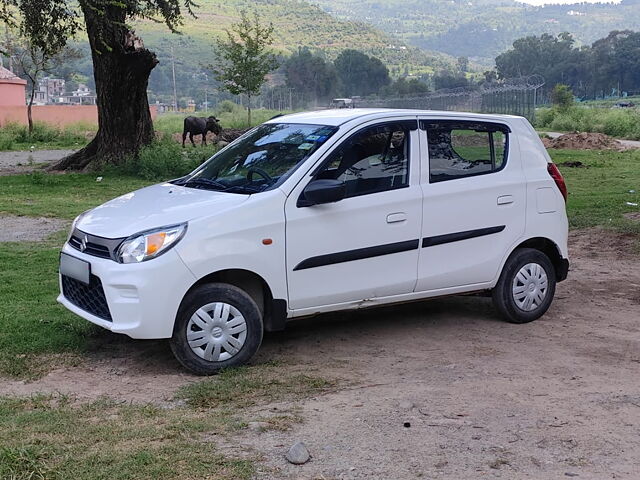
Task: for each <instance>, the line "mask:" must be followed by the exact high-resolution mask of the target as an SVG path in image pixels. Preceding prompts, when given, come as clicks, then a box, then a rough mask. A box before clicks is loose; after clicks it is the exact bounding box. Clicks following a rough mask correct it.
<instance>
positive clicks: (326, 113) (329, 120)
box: [266, 108, 520, 127]
mask: <svg viewBox="0 0 640 480" xmlns="http://www.w3.org/2000/svg"><path fill="white" fill-rule="evenodd" d="M405 115H411V116H413V115H425V116H427V115H428V116H429V117H433V116H436V117H442V118H462V117H464V118H469V117H472V118H477V119H478V120H485V121H496V120H497V121H499V120H505V119H508V118H511V119H513V118H520V117H515V116H512V115H489V114H483V113H469V112H450V111H437V110H413V109H400V108H336V109H328V110H316V111H311V112H300V113H292V114H289V115H282V116H280V117H277V118H274V119H272V120H269V121H268V122H266V123H306V124H315V125H330V126H336V127H337V126H340V125H343V124H345V123H347V122H350V121H352V120H358V119H359V120H362V121H366V120H377V119H379V118H385V117H397V116H405Z"/></svg>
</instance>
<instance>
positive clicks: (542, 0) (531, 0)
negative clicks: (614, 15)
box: [519, 0, 620, 5]
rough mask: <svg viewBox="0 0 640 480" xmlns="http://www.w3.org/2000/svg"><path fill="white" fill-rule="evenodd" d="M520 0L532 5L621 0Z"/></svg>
mask: <svg viewBox="0 0 640 480" xmlns="http://www.w3.org/2000/svg"><path fill="white" fill-rule="evenodd" d="M519 1H520V2H523V3H528V4H530V5H545V4H549V3H556V4H557V3H579V2H585V3H598V2H599V1H600V2H602V3H620V1H619V0H617V1H602V0H519Z"/></svg>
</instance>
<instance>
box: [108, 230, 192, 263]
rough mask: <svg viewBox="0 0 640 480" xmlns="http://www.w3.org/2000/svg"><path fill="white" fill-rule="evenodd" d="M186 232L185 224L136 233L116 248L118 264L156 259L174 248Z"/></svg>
mask: <svg viewBox="0 0 640 480" xmlns="http://www.w3.org/2000/svg"><path fill="white" fill-rule="evenodd" d="M186 231H187V224H186V223H181V224H180V225H170V226H168V227H161V228H155V229H153V230H146V231H144V232H140V233H136V234H135V235H131V236H130V237H129V238H127V239H126V240H125V241H124V242H122V244H120V247H119V248H118V255H117V258H118V261H119V262H120V263H139V262H144V261H146V260H151V259H152V258H156V257H158V256H160V255H162V254H163V253H165V252H166V251H167V250H170V249H171V248H172V247H174V246H175V245H176V244H177V243H178V242H179V241H180V240H181V239H182V237H183V236H184V233H185V232H186Z"/></svg>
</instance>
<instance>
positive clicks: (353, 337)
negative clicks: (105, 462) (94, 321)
mask: <svg viewBox="0 0 640 480" xmlns="http://www.w3.org/2000/svg"><path fill="white" fill-rule="evenodd" d="M632 243H633V240H632V239H631V238H630V237H626V236H623V235H616V234H613V233H610V232H608V231H604V230H588V231H581V232H573V233H572V234H571V238H570V248H571V254H572V266H571V272H570V275H569V279H568V280H567V281H566V282H563V283H561V284H560V285H559V286H558V291H557V294H556V300H555V302H554V303H553V305H552V307H551V309H550V311H549V312H548V313H547V315H545V316H544V317H543V318H542V319H540V320H538V321H536V322H533V323H531V324H527V325H511V324H508V323H504V322H502V321H500V320H499V319H498V318H497V317H496V315H495V313H494V311H493V309H492V307H491V303H490V301H489V299H487V298H481V297H470V296H467V297H451V298H446V299H440V300H433V301H430V302H423V303H417V304H412V305H404V306H396V307H393V308H384V309H377V310H372V311H367V312H360V313H351V314H333V315H325V316H321V317H317V318H313V319H306V320H300V321H297V322H293V323H292V324H291V325H290V326H289V327H288V329H287V330H286V331H285V332H282V333H280V334H271V335H267V337H266V338H265V341H264V344H263V347H262V349H261V351H260V353H259V354H258V358H257V359H256V362H258V363H260V362H265V361H269V360H276V359H277V360H281V361H282V362H283V365H282V367H281V368H283V370H285V369H291V370H294V369H295V371H300V369H301V368H304V369H305V370H306V371H308V372H309V374H312V375H315V376H321V377H325V378H330V379H340V381H339V382H338V386H337V387H336V388H335V390H334V391H332V392H330V393H327V394H323V395H319V396H317V397H314V398H310V399H306V400H302V401H298V402H291V401H290V402H280V403H269V404H267V405H260V406H256V407H253V408H250V409H248V410H247V411H246V412H243V413H244V414H245V415H247V416H249V418H260V417H268V416H269V415H274V414H278V413H281V412H287V411H289V412H294V413H295V414H297V415H299V416H300V417H301V418H302V422H300V423H297V424H294V425H293V426H292V428H291V429H290V430H288V431H266V432H260V431H256V429H251V428H249V429H246V430H243V431H241V433H240V434H238V435H236V436H233V437H230V438H227V439H220V438H215V439H212V440H210V441H213V442H216V443H217V444H218V446H219V448H221V449H222V450H223V451H224V452H225V453H226V454H227V455H231V456H242V455H246V456H248V457H249V458H258V459H260V461H259V473H258V475H257V478H258V479H261V480H262V479H264V480H266V479H269V480H271V479H273V480H276V479H278V480H280V479H284V480H288V479H290V480H303V479H305V480H312V479H413V478H416V479H418V478H421V479H424V478H428V479H438V478H443V479H452V480H454V479H455V480H462V479H479V478H505V479H545V480H546V479H560V478H573V477H575V478H579V479H599V480H601V479H637V478H639V477H638V472H640V382H638V378H640V261H639V260H638V256H637V253H636V254H634V253H633V252H632V249H633V247H632ZM197 380H198V379H197V378H195V377H192V376H190V375H188V374H186V373H185V372H184V371H183V370H181V369H180V368H179V366H178V365H177V363H176V362H175V361H174V360H173V359H172V358H171V355H170V353H169V351H168V347H167V346H166V344H165V343H164V342H141V341H133V340H129V339H126V338H118V339H116V337H115V336H114V335H111V334H107V333H105V334H104V336H103V337H102V340H100V339H98V344H97V345H96V348H95V350H94V351H93V352H92V353H89V354H88V357H87V359H86V361H85V362H84V363H81V365H80V366H77V367H72V368H71V367H65V368H60V369H58V370H55V371H53V372H51V373H50V374H48V375H47V376H45V377H44V378H42V379H40V380H38V381H35V382H30V383H25V382H21V381H15V380H7V379H5V380H2V379H0V391H1V392H4V393H7V394H17V395H30V394H33V393H35V392H61V393H66V394H71V395H73V396H76V398H80V399H83V398H84V399H92V398H98V397H100V396H101V395H109V396H112V397H115V398H117V399H119V400H120V401H123V402H128V401H134V402H167V401H169V405H170V404H171V399H172V396H173V394H174V392H175V390H176V389H177V388H178V387H179V386H180V385H184V384H185V383H188V382H193V381H197ZM299 441H301V442H304V443H305V445H306V446H307V447H308V449H309V451H310V453H311V460H310V461H309V462H308V463H306V464H304V465H299V466H298V465H292V464H290V463H288V462H287V461H286V459H285V454H286V453H287V450H288V449H289V447H291V446H292V445H293V444H295V443H296V442H299Z"/></svg>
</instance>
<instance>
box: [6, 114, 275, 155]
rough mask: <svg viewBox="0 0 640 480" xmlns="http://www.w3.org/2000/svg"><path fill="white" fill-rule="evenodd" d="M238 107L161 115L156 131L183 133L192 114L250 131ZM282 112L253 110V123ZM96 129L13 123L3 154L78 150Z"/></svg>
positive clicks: (258, 122)
mask: <svg viewBox="0 0 640 480" xmlns="http://www.w3.org/2000/svg"><path fill="white" fill-rule="evenodd" d="M229 103H231V102H229ZM232 105H233V104H232ZM236 107H237V108H234V110H233V111H222V112H213V111H211V112H196V113H192V114H188V113H164V114H160V115H158V117H157V118H156V121H155V122H154V128H155V129H156V131H157V132H160V133H162V134H163V135H173V134H175V133H180V134H182V128H183V122H184V119H185V118H186V117H188V116H189V115H195V116H198V117H205V116H208V115H215V116H216V117H217V118H218V119H219V120H220V124H221V125H222V128H247V112H246V110H244V109H243V108H242V107H239V106H236ZM280 113H287V112H282V111H276V110H262V109H260V110H252V111H251V124H252V125H259V124H261V123H263V122H266V121H267V120H269V119H270V118H271V117H273V116H274V115H278V114H280ZM96 130H97V126H96V125H94V124H89V123H78V124H74V125H69V126H67V127H64V128H57V127H53V126H50V125H47V124H43V123H36V124H35V126H34V131H33V133H32V134H29V132H28V131H27V127H24V126H22V125H17V124H9V125H6V126H4V127H2V128H0V152H2V151H21V150H30V149H31V148H33V149H35V150H56V149H72V150H76V149H79V148H82V147H83V146H85V145H86V144H87V142H88V141H89V140H90V139H91V138H93V135H94V134H95V132H96Z"/></svg>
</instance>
